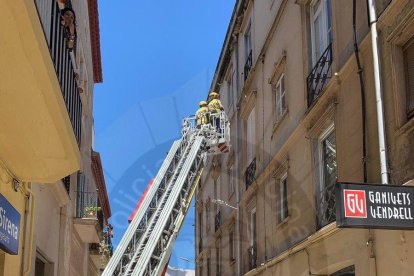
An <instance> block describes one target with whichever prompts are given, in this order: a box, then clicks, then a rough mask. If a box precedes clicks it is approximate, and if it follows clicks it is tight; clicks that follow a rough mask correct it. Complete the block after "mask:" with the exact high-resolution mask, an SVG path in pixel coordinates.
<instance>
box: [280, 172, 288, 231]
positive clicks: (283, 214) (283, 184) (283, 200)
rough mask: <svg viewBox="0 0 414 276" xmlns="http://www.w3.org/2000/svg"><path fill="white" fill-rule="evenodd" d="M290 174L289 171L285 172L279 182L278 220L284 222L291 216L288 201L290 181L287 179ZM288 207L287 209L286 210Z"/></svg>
mask: <svg viewBox="0 0 414 276" xmlns="http://www.w3.org/2000/svg"><path fill="white" fill-rule="evenodd" d="M287 178H288V175H287V172H285V173H284V174H283V175H282V176H281V177H280V179H279V180H278V182H279V197H278V199H279V202H278V203H279V204H278V205H279V206H278V207H279V212H278V222H279V224H280V223H283V222H284V221H285V220H286V219H288V218H289V201H288V191H287V189H288V187H287V185H288V181H287ZM285 209H286V210H285Z"/></svg>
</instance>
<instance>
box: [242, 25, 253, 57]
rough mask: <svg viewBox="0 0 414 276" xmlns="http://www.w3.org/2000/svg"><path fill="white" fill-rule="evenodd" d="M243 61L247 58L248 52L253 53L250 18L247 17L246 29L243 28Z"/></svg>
mask: <svg viewBox="0 0 414 276" xmlns="http://www.w3.org/2000/svg"><path fill="white" fill-rule="evenodd" d="M243 37H244V61H245V62H246V61H247V59H248V58H249V55H250V52H252V54H253V42H252V20H251V19H249V23H248V24H247V27H246V29H245V30H244V35H243ZM248 46H249V47H248Z"/></svg>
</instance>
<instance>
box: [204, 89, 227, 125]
mask: <svg viewBox="0 0 414 276" xmlns="http://www.w3.org/2000/svg"><path fill="white" fill-rule="evenodd" d="M209 99H210V101H209V102H208V110H209V111H210V112H211V115H213V116H214V114H216V115H215V118H214V119H212V122H213V121H214V124H215V126H216V129H217V132H221V129H220V116H219V115H218V114H219V113H220V112H221V111H222V110H223V109H224V108H223V105H222V104H221V101H220V100H219V94H218V93H216V92H211V93H210V94H209Z"/></svg>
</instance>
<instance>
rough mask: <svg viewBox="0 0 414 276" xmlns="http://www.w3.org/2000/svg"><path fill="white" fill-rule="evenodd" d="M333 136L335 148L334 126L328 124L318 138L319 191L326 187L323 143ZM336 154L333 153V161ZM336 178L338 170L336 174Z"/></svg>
mask: <svg viewBox="0 0 414 276" xmlns="http://www.w3.org/2000/svg"><path fill="white" fill-rule="evenodd" d="M332 133H334V134H335V147H336V133H335V126H334V124H333V123H332V124H330V125H329V127H327V128H326V129H325V130H324V131H323V132H322V134H321V135H320V136H319V138H318V155H319V158H318V161H319V176H320V177H319V179H320V181H319V191H323V189H325V187H327V185H326V183H325V162H324V153H323V142H324V141H325V140H326V139H327V138H328V137H329V136H330V135H331V134H332ZM336 156H337V155H336V152H335V160H336V159H337V158H336ZM336 176H337V177H338V169H337V172H336Z"/></svg>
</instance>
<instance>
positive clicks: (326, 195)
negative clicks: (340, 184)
mask: <svg viewBox="0 0 414 276" xmlns="http://www.w3.org/2000/svg"><path fill="white" fill-rule="evenodd" d="M318 202H319V208H318V212H317V218H318V225H317V226H318V229H321V228H322V227H324V226H326V225H328V224H329V223H331V222H334V221H335V220H336V198H335V183H333V184H330V185H328V186H326V187H325V188H324V189H323V190H322V191H321V193H320V196H319V198H318Z"/></svg>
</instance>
